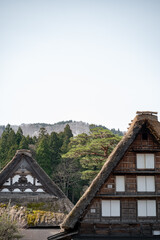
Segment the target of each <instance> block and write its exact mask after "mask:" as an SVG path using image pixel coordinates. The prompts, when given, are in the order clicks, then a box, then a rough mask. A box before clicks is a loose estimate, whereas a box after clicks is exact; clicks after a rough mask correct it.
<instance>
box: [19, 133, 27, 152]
mask: <svg viewBox="0 0 160 240" xmlns="http://www.w3.org/2000/svg"><path fill="white" fill-rule="evenodd" d="M19 149H28V141H27V139H26V137H25V136H22V139H21V141H20V143H19Z"/></svg>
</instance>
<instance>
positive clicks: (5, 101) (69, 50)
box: [0, 0, 160, 131]
mask: <svg viewBox="0 0 160 240" xmlns="http://www.w3.org/2000/svg"><path fill="white" fill-rule="evenodd" d="M136 111H156V112H158V116H159V114H160V1H159V0H27V1H26V0H0V125H7V124H8V123H9V124H12V125H15V124H16V125H20V124H22V123H50V124H53V123H56V122H59V121H66V120H73V121H84V122H87V123H90V124H92V123H94V124H98V125H104V126H106V127H108V128H116V129H118V128H119V129H120V130H123V131H125V130H126V129H127V127H128V123H129V122H130V121H131V120H132V119H133V118H134V117H135V115H136ZM159 119H160V118H159Z"/></svg>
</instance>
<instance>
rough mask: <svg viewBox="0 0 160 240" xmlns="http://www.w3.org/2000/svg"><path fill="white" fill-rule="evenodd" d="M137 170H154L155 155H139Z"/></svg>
mask: <svg viewBox="0 0 160 240" xmlns="http://www.w3.org/2000/svg"><path fill="white" fill-rule="evenodd" d="M137 168H139V169H145V168H149V169H153V168H154V154H152V153H147V154H141V153H139V154H137Z"/></svg>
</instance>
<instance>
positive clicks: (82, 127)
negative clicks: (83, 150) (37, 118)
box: [0, 120, 123, 137]
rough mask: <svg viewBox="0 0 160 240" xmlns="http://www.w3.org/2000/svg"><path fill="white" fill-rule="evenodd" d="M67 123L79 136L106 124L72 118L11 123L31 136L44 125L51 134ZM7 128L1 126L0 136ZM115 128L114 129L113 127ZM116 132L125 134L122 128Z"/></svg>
mask: <svg viewBox="0 0 160 240" xmlns="http://www.w3.org/2000/svg"><path fill="white" fill-rule="evenodd" d="M66 124H69V126H70V128H71V130H72V133H73V135H74V136H77V135H78V134H81V133H86V134H88V133H89V131H90V128H92V127H93V126H94V127H102V128H105V129H106V127H104V126H101V125H99V126H98V125H93V124H92V125H89V124H88V123H85V122H82V121H79V122H78V121H72V120H69V121H62V122H58V123H55V124H46V123H32V124H24V123H23V124H21V125H19V126H18V125H11V127H12V129H13V130H14V131H15V132H16V131H17V130H18V128H19V127H21V129H22V131H23V134H24V135H25V136H27V135H29V136H31V137H34V136H38V134H39V130H40V128H42V127H44V128H45V129H46V130H47V132H48V133H49V134H50V133H51V132H57V133H59V132H63V130H64V128H65V126H66ZM4 129H5V126H2V125H1V126H0V136H1V135H2V133H3V131H4ZM112 130H113V129H112ZM114 133H115V134H118V135H121V136H122V135H123V133H122V132H121V131H120V130H115V129H114Z"/></svg>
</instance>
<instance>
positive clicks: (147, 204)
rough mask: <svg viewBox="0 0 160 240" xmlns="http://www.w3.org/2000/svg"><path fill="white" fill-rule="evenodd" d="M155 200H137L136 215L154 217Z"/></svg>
mask: <svg viewBox="0 0 160 240" xmlns="http://www.w3.org/2000/svg"><path fill="white" fill-rule="evenodd" d="M155 216H156V201H155V200H138V217H155Z"/></svg>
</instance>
